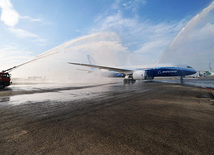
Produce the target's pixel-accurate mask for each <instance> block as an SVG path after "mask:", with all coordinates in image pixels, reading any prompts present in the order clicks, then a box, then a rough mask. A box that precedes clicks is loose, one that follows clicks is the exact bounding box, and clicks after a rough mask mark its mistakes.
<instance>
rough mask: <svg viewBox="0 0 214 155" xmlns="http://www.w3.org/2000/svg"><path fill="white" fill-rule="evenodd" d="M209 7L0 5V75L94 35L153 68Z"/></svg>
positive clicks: (205, 1)
mask: <svg viewBox="0 0 214 155" xmlns="http://www.w3.org/2000/svg"><path fill="white" fill-rule="evenodd" d="M212 2H213V0H0V9H1V12H0V13H1V14H0V16H1V20H0V60H1V63H0V69H5V68H4V67H11V66H13V65H17V64H19V63H22V62H24V61H27V60H29V59H31V58H33V57H35V56H37V55H39V54H42V53H43V52H45V51H48V50H50V49H52V48H54V47H56V46H59V45H62V44H63V43H66V42H68V41H70V40H78V39H79V38H84V37H86V38H87V37H88V38H89V39H90V37H91V36H93V34H99V35H98V36H99V38H100V37H101V36H102V35H105V37H106V33H110V36H109V35H107V37H109V38H111V40H114V39H115V40H116V41H118V42H120V44H121V46H122V48H123V49H125V50H126V51H129V52H130V53H134V54H139V53H144V54H145V58H146V60H148V59H150V58H154V59H153V60H154V61H152V63H154V62H156V61H157V60H158V57H160V56H161V55H162V53H163V52H164V51H165V50H167V48H168V47H169V45H170V43H171V42H172V40H173V39H174V38H175V37H176V35H177V34H178V33H179V32H180V31H181V30H182V28H183V27H184V26H185V25H186V24H187V23H188V22H189V21H190V20H191V19H192V18H193V17H194V16H195V15H196V14H198V13H200V12H201V11H202V10H203V9H204V8H206V7H208V6H209V5H210V4H211V3H212ZM212 18H213V17H212ZM114 37H115V38H114ZM115 40H114V41H115ZM87 41H88V40H87ZM101 50H102V49H101ZM146 60H145V61H146ZM149 61H150V60H149Z"/></svg>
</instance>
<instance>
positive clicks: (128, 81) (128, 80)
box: [123, 79, 136, 84]
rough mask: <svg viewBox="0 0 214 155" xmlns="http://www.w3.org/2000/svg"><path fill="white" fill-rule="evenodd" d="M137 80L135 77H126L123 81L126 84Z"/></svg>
mask: <svg viewBox="0 0 214 155" xmlns="http://www.w3.org/2000/svg"><path fill="white" fill-rule="evenodd" d="M135 81H136V80H134V79H124V80H123V82H124V84H134V83H135Z"/></svg>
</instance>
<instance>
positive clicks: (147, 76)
mask: <svg viewBox="0 0 214 155" xmlns="http://www.w3.org/2000/svg"><path fill="white" fill-rule="evenodd" d="M68 63H69V64H72V65H78V66H85V67H92V68H98V69H106V70H108V71H114V72H118V73H121V74H124V75H125V77H124V83H130V82H131V83H134V82H135V81H136V80H150V81H151V80H153V79H154V78H155V77H171V76H179V77H180V81H181V83H183V77H185V76H187V75H192V74H195V73H196V70H195V69H193V68H192V67H191V66H188V65H177V66H171V65H168V66H164V65H163V66H157V65H156V66H153V67H149V68H143V67H142V68H134V69H128V68H119V67H109V66H99V65H92V64H82V63H73V62H68Z"/></svg>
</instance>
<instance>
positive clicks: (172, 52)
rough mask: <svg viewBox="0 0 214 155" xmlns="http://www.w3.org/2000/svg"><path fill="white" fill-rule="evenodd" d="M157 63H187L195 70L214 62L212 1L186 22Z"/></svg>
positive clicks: (213, 6)
mask: <svg viewBox="0 0 214 155" xmlns="http://www.w3.org/2000/svg"><path fill="white" fill-rule="evenodd" d="M158 63H176V64H178V63H181V64H189V65H192V66H193V67H194V68H196V69H197V70H208V68H209V63H212V64H214V2H212V3H211V4H210V5H209V6H208V7H207V8H205V9H204V10H202V12H201V13H199V14H197V15H196V16H195V17H193V18H192V19H191V20H190V21H189V22H188V23H187V25H186V26H185V27H184V28H183V29H182V30H181V31H180V32H179V34H178V35H177V36H176V37H175V39H174V40H173V41H172V42H171V44H170V46H169V47H168V49H167V50H166V51H165V52H164V53H163V55H162V57H161V58H160V59H159V60H158Z"/></svg>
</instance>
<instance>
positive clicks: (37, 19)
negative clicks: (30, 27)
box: [20, 16, 42, 22]
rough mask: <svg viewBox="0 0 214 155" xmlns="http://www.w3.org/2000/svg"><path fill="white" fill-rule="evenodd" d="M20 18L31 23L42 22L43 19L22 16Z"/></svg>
mask: <svg viewBox="0 0 214 155" xmlns="http://www.w3.org/2000/svg"><path fill="white" fill-rule="evenodd" d="M20 18H21V19H27V20H29V21H31V22H42V20H41V19H39V18H32V17H30V16H21V17H20Z"/></svg>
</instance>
